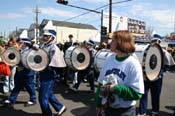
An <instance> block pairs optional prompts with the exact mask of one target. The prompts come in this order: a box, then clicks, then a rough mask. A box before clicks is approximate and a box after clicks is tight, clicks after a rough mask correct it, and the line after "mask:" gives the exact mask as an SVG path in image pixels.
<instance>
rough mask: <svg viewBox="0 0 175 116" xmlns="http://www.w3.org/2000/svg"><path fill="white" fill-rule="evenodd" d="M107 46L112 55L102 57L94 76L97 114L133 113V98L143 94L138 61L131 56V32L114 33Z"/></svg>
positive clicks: (134, 103) (122, 115)
mask: <svg viewBox="0 0 175 116" xmlns="http://www.w3.org/2000/svg"><path fill="white" fill-rule="evenodd" d="M110 49H111V51H112V52H115V53H116V54H113V55H111V56H110V57H109V58H108V59H106V61H105V63H104V64H103V67H102V70H101V72H100V76H99V78H98V82H99V85H98V89H97V92H96V104H97V116H101V115H102V114H104V116H114V115H117V116H135V115H136V110H135V109H136V108H135V105H136V100H138V99H140V98H141V96H142V94H143V93H144V86H143V75H142V67H141V65H140V62H139V61H138V60H137V59H136V58H135V57H133V56H132V55H131V54H132V53H134V52H135V45H134V39H133V37H132V35H131V34H130V33H129V32H128V31H116V32H114V33H113V37H112V41H111V43H110ZM101 113H102V114H101Z"/></svg>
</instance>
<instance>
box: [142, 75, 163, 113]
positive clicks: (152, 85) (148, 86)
mask: <svg viewBox="0 0 175 116" xmlns="http://www.w3.org/2000/svg"><path fill="white" fill-rule="evenodd" d="M162 81H163V78H159V79H158V80H156V81H153V82H150V81H144V85H145V93H144V94H143V95H142V98H141V99H140V104H139V114H144V113H146V112H147V104H148V92H149V90H150V92H151V104H152V111H154V112H159V107H160V94H161V89H162Z"/></svg>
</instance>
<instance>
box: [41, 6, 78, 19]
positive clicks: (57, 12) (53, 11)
mask: <svg viewBox="0 0 175 116" xmlns="http://www.w3.org/2000/svg"><path fill="white" fill-rule="evenodd" d="M40 9H41V12H42V14H45V15H48V16H52V17H53V16H60V17H73V16H75V15H78V14H76V13H73V12H69V11H64V10H58V9H55V8H52V7H46V8H40Z"/></svg>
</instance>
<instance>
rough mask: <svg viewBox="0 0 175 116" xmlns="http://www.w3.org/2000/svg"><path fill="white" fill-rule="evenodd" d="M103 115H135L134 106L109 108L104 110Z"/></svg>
mask: <svg viewBox="0 0 175 116" xmlns="http://www.w3.org/2000/svg"><path fill="white" fill-rule="evenodd" d="M105 116H136V108H135V106H130V107H128V108H110V107H108V108H107V109H106V110H105Z"/></svg>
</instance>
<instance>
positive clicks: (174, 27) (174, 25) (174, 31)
mask: <svg viewBox="0 0 175 116" xmlns="http://www.w3.org/2000/svg"><path fill="white" fill-rule="evenodd" d="M174 32H175V20H174Z"/></svg>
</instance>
